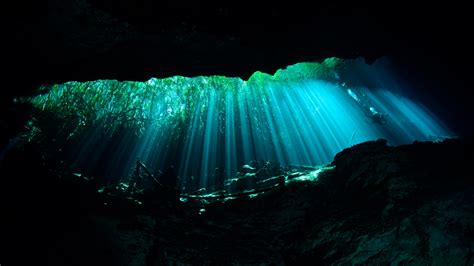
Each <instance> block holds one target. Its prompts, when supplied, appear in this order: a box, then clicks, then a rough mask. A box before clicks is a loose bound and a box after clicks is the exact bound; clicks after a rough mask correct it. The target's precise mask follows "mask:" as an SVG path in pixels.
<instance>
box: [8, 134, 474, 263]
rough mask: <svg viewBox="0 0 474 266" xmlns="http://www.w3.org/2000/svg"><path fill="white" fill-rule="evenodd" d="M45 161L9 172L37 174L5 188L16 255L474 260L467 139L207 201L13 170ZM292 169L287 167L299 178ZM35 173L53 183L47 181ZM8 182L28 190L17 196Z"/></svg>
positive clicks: (339, 164)
mask: <svg viewBox="0 0 474 266" xmlns="http://www.w3.org/2000/svg"><path fill="white" fill-rule="evenodd" d="M20 155H21V156H20ZM35 156H38V155H37V154H36V155H35V153H34V152H33V149H32V150H30V151H28V150H26V151H25V150H24V151H22V152H16V153H15V152H12V153H11V154H10V155H9V156H7V157H6V158H5V162H4V163H3V164H2V165H1V170H2V173H15V174H16V176H21V177H24V178H25V179H23V180H12V179H10V180H9V183H6V184H2V196H3V197H6V199H10V201H5V200H3V201H2V209H3V210H10V211H8V212H7V213H5V214H6V216H5V217H7V218H6V220H5V222H7V224H8V225H9V227H8V228H2V229H6V230H5V232H2V235H3V236H6V237H5V238H3V239H4V240H7V241H8V243H9V248H10V249H12V251H13V250H15V248H19V247H20V246H21V247H22V248H21V249H18V250H15V251H16V252H19V253H21V254H22V253H25V252H32V254H33V255H35V260H37V262H38V263H40V264H41V262H45V263H46V262H47V263H48V264H49V265H63V264H76V265H91V264H108V265H168V264H178V265H196V264H198V265H215V264H217V265H297V264H307V263H311V264H315V265H326V264H337V265H340V264H342V265H345V264H350V265H367V264H369V265H380V264H389V263H390V264H392V263H394V264H407V265H420V264H424V265H426V264H427V265H471V264H472V263H473V262H474V256H473V250H474V179H473V176H474V175H473V173H472V165H473V163H474V156H473V144H472V142H469V141H466V140H461V139H447V140H444V141H440V142H415V143H413V144H410V145H402V146H387V144H386V142H385V141H384V140H378V141H370V142H365V143H361V144H358V145H355V146H353V147H351V148H348V149H345V150H343V151H342V152H340V153H338V154H337V155H336V156H335V158H334V160H333V162H332V165H331V167H327V168H325V170H323V171H320V172H319V173H318V174H317V178H312V179H307V180H305V179H304V178H302V179H301V180H299V181H295V182H286V184H285V185H284V186H277V187H276V188H275V189H272V190H268V191H266V192H264V193H260V194H259V195H256V196H250V195H243V196H240V197H235V198H233V199H227V200H220V201H213V202H211V203H207V204H206V203H203V202H202V201H200V200H197V199H192V198H189V199H188V200H187V201H186V202H181V203H176V204H169V203H166V202H164V201H161V202H160V201H156V199H152V200H147V199H145V200H143V202H142V204H136V203H134V202H132V201H130V200H127V199H126V198H125V196H123V197H120V196H119V197H117V196H114V197H109V196H106V195H104V193H98V192H97V191H96V189H95V188H96V186H94V181H93V179H88V178H84V177H81V176H78V175H67V174H64V173H63V174H61V173H60V172H51V171H49V170H47V169H45V166H44V164H45V163H46V162H44V161H41V159H39V160H38V163H37V164H32V165H31V167H30V169H12V165H14V164H13V163H14V162H15V161H16V160H23V159H29V160H31V159H35V158H36V159H38V158H37V157H35ZM46 164H47V163H46ZM48 167H50V165H49V166H48ZM258 168H259V167H257V165H255V164H249V165H247V166H245V167H243V168H242V171H244V169H246V170H248V172H249V173H254V172H255V171H256V170H257V169H258ZM304 169H306V168H304V167H303V168H301V169H299V170H300V171H303V170H304ZM286 170H288V169H286ZM286 170H285V169H283V170H282V169H280V170H278V171H283V174H285V175H288V176H291V173H290V174H289V172H286ZM306 170H307V171H308V173H310V172H314V171H310V169H306ZM41 171H44V173H40V172H41ZM32 173H36V174H37V175H39V174H42V175H43V176H45V177H47V179H45V180H43V181H41V183H35V182H36V181H35V177H34V176H35V175H34V174H33V175H31V174H32ZM28 175H30V176H29V178H26V177H27V176H28ZM303 176H304V175H303ZM2 181H3V182H5V179H4V180H2ZM5 185H6V186H5ZM6 187H7V188H12V187H13V188H16V190H15V192H14V194H13V192H11V189H5V188H6ZM8 190H10V192H8ZM78 190H80V193H78ZM45 195H48V196H45ZM13 198H16V199H17V200H15V201H11V199H13ZM46 198H47V199H50V200H49V201H48V200H46ZM132 198H133V196H132ZM32 199H36V200H32ZM59 200H60V201H61V203H58V202H57V201H59ZM7 202H8V203H7ZM39 208H41V211H39V210H38V209H39ZM14 209H16V210H21V211H20V212H17V211H13V210H14ZM39 214H41V216H39ZM29 217H35V219H31V218H29ZM39 217H42V218H41V219H39ZM23 239H25V240H26V239H27V240H28V241H27V242H23ZM25 243H26V244H25ZM39 243H41V245H39ZM9 254H10V256H14V255H13V254H16V253H14V252H11V253H9ZM15 258H16V259H18V257H15ZM18 260H21V258H20V259H18Z"/></svg>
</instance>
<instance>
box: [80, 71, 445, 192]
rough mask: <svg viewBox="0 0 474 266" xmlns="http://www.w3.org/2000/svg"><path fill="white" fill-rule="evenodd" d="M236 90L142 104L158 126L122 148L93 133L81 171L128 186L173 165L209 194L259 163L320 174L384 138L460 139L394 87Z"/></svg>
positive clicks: (316, 84) (86, 139)
mask: <svg viewBox="0 0 474 266" xmlns="http://www.w3.org/2000/svg"><path fill="white" fill-rule="evenodd" d="M378 78H379V79H380V78H381V77H378ZM189 81H192V78H190V79H189ZM206 82H207V81H206ZM230 83H231V84H233V85H232V86H233V87H232V89H225V90H224V89H222V88H221V86H220V85H219V84H216V83H209V84H208V85H206V86H205V87H204V88H203V89H201V90H200V91H199V92H198V96H197V97H196V98H193V101H194V102H193V103H192V104H191V103H190V102H189V101H188V102H187V100H186V98H185V97H184V98H183V97H181V96H180V95H179V93H177V92H176V91H173V90H168V92H167V94H166V95H163V96H162V98H159V99H154V101H150V100H149V99H141V100H142V101H143V104H144V105H147V104H148V105H150V107H149V109H147V110H149V111H147V112H146V113H149V114H150V115H151V116H153V117H157V118H159V119H157V121H158V122H157V123H153V124H150V125H148V126H146V127H145V128H146V129H145V131H144V132H143V134H142V135H141V136H139V137H137V136H136V135H135V134H134V133H133V132H131V131H127V130H124V132H122V134H119V135H117V136H116V137H115V138H114V139H113V141H106V140H104V139H103V138H104V137H100V136H101V133H100V130H101V129H98V128H94V127H92V128H90V129H89V130H88V131H87V132H86V133H84V134H83V136H82V138H81V141H80V142H79V145H77V147H76V148H75V150H74V154H75V155H74V165H75V166H77V167H82V168H84V167H85V166H87V167H89V168H94V169H98V168H100V169H101V171H102V173H104V174H105V175H108V176H115V177H122V176H125V175H127V174H129V173H130V172H131V171H132V170H133V168H134V166H135V162H136V160H137V158H139V159H140V160H141V161H142V162H143V163H144V164H146V165H147V166H148V167H149V168H150V169H152V170H153V171H158V170H163V169H165V168H166V167H168V166H169V165H170V164H172V165H174V166H175V168H176V171H177V174H178V175H179V176H180V177H181V179H182V180H186V179H190V178H197V179H199V184H200V186H202V187H211V186H213V185H215V184H216V183H218V182H220V181H221V180H222V179H225V178H230V177H233V176H234V175H235V174H236V172H237V171H238V170H239V168H240V167H241V166H242V165H243V164H245V163H247V162H249V161H251V160H272V161H277V162H279V163H280V164H281V165H282V166H285V165H319V164H326V163H329V162H330V161H331V160H332V159H333V157H334V155H335V154H336V153H338V152H340V151H341V150H342V149H344V148H347V147H350V146H352V145H354V144H358V143H361V142H364V141H368V140H375V139H379V138H384V139H387V140H388V143H389V144H391V145H399V144H406V143H411V142H413V141H414V140H420V141H423V140H433V139H434V138H436V137H439V136H448V135H452V132H450V130H449V129H448V128H447V127H446V126H445V125H443V123H442V122H441V121H439V120H438V119H437V118H436V117H435V116H434V115H433V114H432V113H431V112H430V111H429V110H428V109H427V108H426V107H425V106H423V104H421V103H419V102H415V101H413V100H411V99H409V98H407V97H405V96H404V95H403V88H398V87H395V86H393V87H390V86H387V85H384V86H383V87H379V88H374V87H371V88H370V89H369V88H368V87H365V86H363V85H357V86H355V85H348V84H346V82H345V81H344V80H341V79H340V77H339V76H338V75H337V73H336V74H335V78H334V80H328V79H319V78H318V77H307V76H306V77H305V78H299V79H283V78H281V79H278V78H260V79H258V80H257V81H255V80H254V81H250V80H249V81H242V80H240V81H237V82H235V79H233V81H232V82H230ZM148 84H151V85H153V80H150V81H149V82H148ZM385 84H386V83H385ZM156 89H157V90H159V89H160V88H156ZM160 97H161V96H160ZM169 102H173V103H174V104H173V105H172V107H171V105H169V104H167V103H169ZM148 105H147V106H148ZM191 106H192V107H191ZM190 108H192V109H191V110H187V109H190ZM183 111H188V113H190V114H191V115H190V117H189V119H187V120H186V119H185V120H183V121H186V124H185V125H181V124H179V123H170V121H178V120H179V119H183V118H180V116H179V113H180V112H183ZM161 118H163V120H161ZM165 118H166V119H165ZM159 121H163V122H159ZM177 124H178V125H180V126H176V125H177ZM105 153H106V154H107V157H106V158H105V159H104V158H103V156H102V154H105Z"/></svg>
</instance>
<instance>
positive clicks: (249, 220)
mask: <svg viewBox="0 0 474 266" xmlns="http://www.w3.org/2000/svg"><path fill="white" fill-rule="evenodd" d="M357 4H359V5H355V4H354V5H347V4H343V3H342V2H339V1H335V2H332V1H331V2H330V1H323V2H317V3H313V2H311V3H308V2H307V1H296V2H295V1H292V2H282V3H278V2H272V3H265V2H258V3H257V2H255V1H254V2H250V1H239V2H238V4H237V3H224V2H217V1H188V0H181V1H170V0H167V1H154V0H140V1H132V0H120V1H109V0H63V1H59V0H48V1H35V2H32V3H24V2H20V1H17V2H15V3H14V4H13V5H11V6H9V7H8V8H5V9H4V11H3V13H4V14H5V15H6V16H5V18H6V20H7V21H8V23H6V25H7V27H6V31H5V35H6V36H8V37H6V38H5V39H4V41H3V44H4V45H6V48H4V52H5V56H4V62H5V65H6V66H7V68H6V69H7V73H6V74H5V76H4V79H6V83H4V88H3V89H2V90H1V92H0V93H1V97H0V148H1V149H2V150H1V151H0V152H1V153H0V173H1V178H0V179H1V180H0V195H1V196H0V197H1V198H0V199H1V206H0V207H1V208H0V211H1V212H2V221H1V223H0V225H1V229H0V230H1V231H0V233H1V236H2V237H0V238H1V240H0V241H1V242H2V246H3V247H7V248H5V249H3V248H2V250H1V251H0V264H3V263H5V265H9V264H8V263H9V262H11V263H12V264H14V265H15V264H19V265H28V264H30V265H32V264H31V263H35V265H37V264H40V265H43V264H45V265H95V264H98V265H306V264H311V265H327V264H329V265H334V264H336V265H339V264H344V265H345V264H350V265H380V264H403V265H420V264H425V265H426V264H442V265H447V264H452V265H472V264H473V263H474V223H473V221H474V202H473V200H474V199H473V195H474V193H473V185H474V180H473V178H472V176H473V174H472V169H471V167H472V165H474V164H473V158H474V157H473V146H472V145H473V144H472V140H473V124H474V123H473V121H472V117H473V114H474V112H473V109H472V100H473V97H472V94H473V88H472V82H471V81H470V77H471V73H470V72H471V62H472V59H473V52H472V47H473V43H472V39H471V38H470V36H469V34H470V23H469V21H470V16H472V14H471V13H470V12H472V11H471V10H470V9H469V8H467V7H464V6H454V5H453V6H447V5H446V4H443V3H440V4H437V3H434V2H433V3H429V4H421V3H420V4H418V3H410V4H408V3H402V2H397V3H392V4H389V3H379V4H371V5H362V3H357ZM329 57H338V58H342V59H357V58H363V59H364V60H365V62H366V63H367V64H369V65H370V64H374V62H376V61H377V60H378V59H380V58H382V57H383V58H389V60H390V62H391V66H392V69H391V70H392V71H393V72H395V73H396V74H397V76H398V77H399V78H400V79H401V80H403V81H404V82H406V83H408V84H411V85H412V86H410V88H413V90H412V91H409V92H407V93H408V94H409V95H411V96H413V97H414V98H418V99H423V101H424V102H425V103H427V104H428V105H429V106H431V107H434V109H433V110H432V111H433V112H434V113H435V114H436V116H437V117H439V118H440V119H441V120H443V121H447V122H448V123H449V125H450V127H451V128H452V129H453V131H454V132H456V135H457V136H459V138H455V139H446V140H442V141H441V140H440V141H436V142H415V143H413V144H408V145H401V146H390V145H387V144H386V143H385V142H384V141H382V140H378V141H369V142H366V143H361V144H358V145H355V146H353V147H350V148H348V149H344V150H343V151H341V152H340V153H338V154H337V155H336V156H335V157H334V160H332V163H330V164H329V165H328V166H327V170H326V168H321V169H323V170H321V171H320V169H319V170H318V169H316V168H314V169H313V168H304V167H302V168H295V169H284V168H281V169H279V168H278V167H276V168H272V169H273V170H271V171H270V172H271V173H268V171H269V170H268V168H265V167H266V166H262V165H260V164H259V163H258V162H256V163H255V164H254V165H252V164H249V166H248V168H242V169H241V170H240V172H239V173H244V174H248V173H251V174H252V173H253V172H252V171H256V172H261V171H260V170H262V169H264V170H265V171H267V172H266V173H267V174H266V175H265V176H264V178H262V179H261V180H260V181H259V182H269V183H270V184H274V185H275V189H272V190H270V191H264V190H262V191H254V192H259V193H262V194H259V195H258V196H253V195H254V194H249V193H246V192H243V193H242V194H241V195H239V196H238V197H237V198H236V199H233V200H227V198H226V197H225V195H217V196H216V198H210V199H209V198H207V199H201V198H199V197H198V198H193V197H192V196H189V197H188V198H187V199H186V200H185V202H184V201H180V200H179V199H180V197H179V195H177V194H176V193H178V194H179V192H176V191H175V190H172V189H171V190H170V189H169V188H168V187H167V186H166V185H165V186H164V187H163V186H161V185H160V186H155V187H151V188H147V189H148V190H144V191H141V192H140V193H138V192H137V194H136V195H134V196H133V195H132V196H130V190H127V189H124V188H118V187H113V188H112V189H111V188H110V187H109V188H106V190H102V191H101V188H103V186H102V185H103V184H102V183H100V184H99V183H98V182H96V181H97V180H95V179H88V178H87V177H83V176H81V175H80V174H79V175H77V174H73V173H72V172H68V171H67V167H64V166H63V165H62V162H59V161H58V160H57V158H55V159H54V160H53V159H51V158H49V157H48V155H47V154H46V155H45V154H44V153H43V152H44V150H45V148H44V146H45V145H46V144H44V145H43V144H42V143H41V142H38V143H33V144H28V145H24V146H21V147H15V143H14V142H13V141H12V139H14V138H15V137H16V136H17V135H18V134H20V132H22V130H24V129H25V124H26V123H27V121H28V120H29V119H30V115H31V113H32V112H33V111H32V107H31V106H29V105H27V104H18V103H16V102H15V101H14V99H15V98H18V97H24V96H32V95H35V94H36V93H37V92H36V90H37V89H38V87H39V86H41V85H45V84H47V85H49V84H60V83H64V82H67V81H80V82H84V81H92V80H98V79H113V80H119V81H127V80H133V81H147V80H149V79H150V78H152V77H155V78H166V77H171V76H175V75H180V76H185V77H196V76H201V75H222V76H227V77H240V78H242V79H244V80H245V79H248V78H249V77H250V76H251V75H252V73H254V72H255V71H262V72H264V73H269V74H273V73H275V72H276V71H277V70H278V69H282V68H285V67H286V66H289V65H292V64H295V63H299V62H322V61H323V60H324V59H326V58H329ZM52 123H54V122H52ZM137 169H139V170H137V176H144V178H149V179H151V178H155V177H154V174H153V173H150V171H149V170H148V168H147V167H146V166H145V165H142V166H140V164H139V161H137ZM140 169H141V170H140ZM249 169H250V170H249ZM275 169H276V170H275ZM140 171H141V172H140ZM262 171H263V170H262ZM272 171H273V172H272ZM275 171H276V172H278V175H279V176H282V175H284V176H285V179H284V180H286V183H285V181H284V180H283V181H282V180H281V178H275V177H277V174H275V173H276V172H275ZM315 171H317V173H318V174H319V177H318V181H317V182H311V181H308V180H306V179H305V177H309V176H311V174H312V173H314V172H315ZM174 175H175V174H174V173H172V172H166V173H164V174H162V175H161V178H164V179H160V180H161V182H162V183H164V184H165V183H166V177H170V178H171V179H173V177H174ZM290 179H291V180H294V181H295V182H293V181H291V180H290ZM300 179H301V180H300ZM297 180H300V181H301V182H296V181H297ZM289 181H290V182H289ZM171 182H173V181H171ZM98 190H99V191H100V193H99V192H98ZM104 191H105V192H104ZM127 193H128V194H127ZM181 196H183V195H181ZM137 202H139V204H137Z"/></svg>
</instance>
